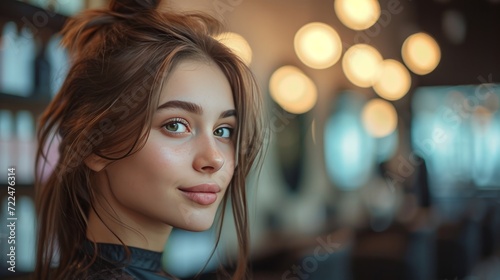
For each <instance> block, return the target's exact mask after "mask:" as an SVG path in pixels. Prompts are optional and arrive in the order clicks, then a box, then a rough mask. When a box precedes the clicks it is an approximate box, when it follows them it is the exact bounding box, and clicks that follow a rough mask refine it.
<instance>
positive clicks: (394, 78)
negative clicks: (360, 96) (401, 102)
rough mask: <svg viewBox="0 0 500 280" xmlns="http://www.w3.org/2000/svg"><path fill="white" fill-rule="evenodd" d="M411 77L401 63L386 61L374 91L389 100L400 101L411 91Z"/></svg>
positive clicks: (391, 60) (381, 68)
mask: <svg viewBox="0 0 500 280" xmlns="http://www.w3.org/2000/svg"><path fill="white" fill-rule="evenodd" d="M410 86H411V76H410V72H408V69H406V67H404V65H403V64H401V63H400V62H399V61H396V60H393V59H386V60H384V61H382V63H381V64H380V72H379V76H378V79H377V81H376V82H375V84H374V85H373V89H374V90H375V92H376V93H377V94H378V95H379V96H380V97H383V98H385V99H387V100H398V99H400V98H401V97H403V96H405V95H406V94H407V93H408V91H409V90H410Z"/></svg>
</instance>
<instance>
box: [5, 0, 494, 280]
mask: <svg viewBox="0 0 500 280" xmlns="http://www.w3.org/2000/svg"><path fill="white" fill-rule="evenodd" d="M28 2H29V3H28ZM105 2H106V1H99V0H94V1H92V0H86V1H81V0H79V1H74V0H72V1H69V0H55V1H50V0H32V1H24V2H20V1H14V0H2V1H1V2H0V23H1V26H2V29H1V30H2V37H1V48H0V100H1V101H0V145H1V146H0V182H1V186H2V193H1V194H0V196H1V197H2V201H1V209H0V215H1V216H0V217H1V220H2V221H7V203H6V201H7V199H6V196H7V179H6V177H7V167H8V166H12V165H15V166H16V170H17V188H16V198H17V215H18V217H19V222H18V227H17V239H18V241H19V242H18V243H19V245H18V251H17V254H18V257H17V268H18V271H21V272H30V271H31V270H32V269H33V266H34V254H33V251H34V242H35V241H34V240H35V236H36V232H35V222H36V221H35V218H34V215H35V214H34V206H33V200H32V197H33V193H34V191H33V187H32V183H33V174H34V170H33V155H34V149H35V146H36V141H35V140H34V131H35V128H34V126H35V119H36V118H37V116H38V115H39V114H40V112H41V111H42V110H43V108H44V106H46V105H47V103H48V101H49V100H50V98H51V97H52V96H53V94H54V93H55V92H56V91H57V88H58V86H59V85H60V83H61V81H62V78H64V73H65V71H66V69H67V64H66V61H67V57H66V54H65V53H64V51H63V50H61V49H60V48H58V46H57V44H58V39H59V38H58V36H57V34H56V33H57V31H58V30H59V29H60V28H61V26H62V24H63V22H64V20H65V18H66V17H67V16H70V15H71V14H74V13H76V12H77V11H79V10H82V9H85V8H88V7H96V6H102V5H105V4H106V3H105ZM165 2H166V4H167V5H169V6H170V8H173V9H178V10H204V11H208V12H210V13H212V14H213V15H214V16H216V17H218V18H220V19H222V20H223V21H224V22H225V23H226V26H227V27H228V31H231V32H233V33H230V34H229V33H228V34H225V35H224V36H222V38H221V40H223V41H224V42H226V43H227V44H228V45H231V46H232V47H234V48H235V49H236V51H237V52H238V53H241V55H242V57H243V58H244V59H246V61H247V62H248V64H249V65H250V67H251V68H252V70H253V71H254V73H255V75H256V77H257V80H258V81H259V84H260V86H261V90H262V94H263V95H264V98H265V101H266V109H267V114H268V118H269V128H270V133H271V138H270V141H269V142H268V143H267V144H268V145H269V150H268V152H267V156H266V160H265V164H264V168H263V169H262V172H261V174H260V177H259V180H258V181H255V182H253V187H252V188H251V189H250V190H249V191H250V193H251V196H252V197H253V200H252V201H251V203H250V205H251V212H252V248H253V262H252V266H253V269H254V271H255V279H375V278H373V275H384V276H383V279H465V278H467V277H468V278H467V279H500V271H499V270H500V145H499V143H500V112H499V109H498V108H499V105H500V87H499V85H498V82H499V80H500V70H499V68H500V53H499V50H500V40H498V38H497V37H498V32H500V1H496V0H489V1H488V0H478V1H466V0H461V1H455V0H440V1H438V0H419V1H411V0H381V1H374V0H357V1H354V0H351V1H349V0H336V1H332V0H310V1H303V0H272V1H269V0H266V1H264V0H207V1H201V0H200V1H181V0H171V1H165ZM235 34H237V35H235ZM231 226H232V225H231V224H230V221H229V220H228V222H227V223H226V226H225V229H226V230H225V232H223V239H222V242H221V245H220V249H219V250H218V252H217V253H216V255H215V257H214V258H213V259H212V260H211V261H210V264H209V266H208V268H207V271H208V272H209V271H211V270H212V269H214V268H215V267H216V266H217V265H218V264H219V263H220V262H224V261H223V257H224V256H225V254H224V253H223V252H225V251H230V252H232V251H234V245H235V240H234V236H232V235H231ZM0 234H1V236H0V252H2V254H1V255H0V260H1V262H0V267H1V268H2V269H1V271H0V275H1V276H2V279H3V277H7V276H9V277H13V276H12V275H11V274H8V272H7V271H6V268H5V267H6V261H7V260H8V256H6V254H5V253H4V252H7V243H6V240H7V238H8V235H9V232H8V229H7V228H6V227H5V226H3V227H1V228H0ZM213 236H214V232H213V231H209V232H205V233H189V232H182V231H175V232H174V233H173V234H172V236H171V239H170V240H169V242H168V245H167V248H166V254H165V266H166V268H167V269H169V270H170V271H172V272H173V273H175V274H177V275H179V276H180V277H189V276H191V275H193V274H195V273H196V272H197V271H198V270H199V269H200V268H201V267H202V266H203V264H204V263H205V262H206V261H207V259H208V256H209V254H210V252H211V250H212V248H213ZM16 275H17V277H18V278H15V277H14V278H13V279H21V277H28V276H25V274H22V273H20V274H19V273H18V274H16ZM23 275H24V276H23Z"/></svg>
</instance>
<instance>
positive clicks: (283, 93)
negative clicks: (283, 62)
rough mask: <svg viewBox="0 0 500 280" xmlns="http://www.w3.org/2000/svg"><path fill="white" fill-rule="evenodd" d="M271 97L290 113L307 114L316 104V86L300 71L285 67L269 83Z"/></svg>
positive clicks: (276, 72) (295, 68) (292, 67)
mask: <svg viewBox="0 0 500 280" xmlns="http://www.w3.org/2000/svg"><path fill="white" fill-rule="evenodd" d="M269 91H270V93H271V97H272V98H273V99H274V101H276V103H278V104H279V105H280V106H281V107H282V108H283V109H285V110H286V111H288V112H290V113H294V114H302V113H305V112H307V111H309V110H311V108H312V107H313V106H314V105H315V104H316V100H317V97H318V93H317V90H316V85H315V84H314V83H313V81H312V80H311V79H310V78H309V77H308V76H306V74H304V73H303V72H302V71H301V70H300V69H298V68H297V67H294V66H283V67H281V68H279V69H278V70H276V71H275V72H274V73H273V75H272V76H271V80H270V81H269Z"/></svg>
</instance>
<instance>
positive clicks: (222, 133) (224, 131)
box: [214, 127, 233, 138]
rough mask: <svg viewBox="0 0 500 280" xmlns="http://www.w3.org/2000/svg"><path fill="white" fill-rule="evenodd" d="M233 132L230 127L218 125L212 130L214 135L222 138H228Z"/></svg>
mask: <svg viewBox="0 0 500 280" xmlns="http://www.w3.org/2000/svg"><path fill="white" fill-rule="evenodd" d="M232 134H233V129H232V128H230V127H220V128H217V129H216V130H215V131H214V135H215V136H217V137H222V138H230V137H231V135H232Z"/></svg>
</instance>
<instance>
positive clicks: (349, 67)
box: [342, 44, 382, 88]
mask: <svg viewBox="0 0 500 280" xmlns="http://www.w3.org/2000/svg"><path fill="white" fill-rule="evenodd" d="M381 62H382V55H381V54H380V53H379V52H378V51H377V49H375V48H374V47H372V46H369V45H366V44H357V45H354V46H352V47H350V48H349V49H348V50H347V51H346V53H345V54H344V58H342V69H343V70H344V74H345V75H346V77H347V79H349V81H351V83H353V84H355V85H357V86H359V87H364V88H366V87H370V86H372V85H373V84H374V83H375V81H376V80H377V78H378V74H379V68H380V63H381Z"/></svg>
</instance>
